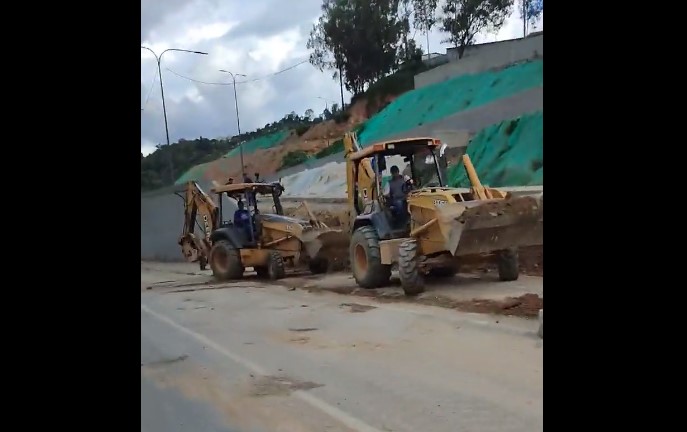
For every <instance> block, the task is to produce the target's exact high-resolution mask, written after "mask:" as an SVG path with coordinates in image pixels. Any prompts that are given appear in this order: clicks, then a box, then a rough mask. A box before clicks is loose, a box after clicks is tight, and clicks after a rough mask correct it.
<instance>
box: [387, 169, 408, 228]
mask: <svg viewBox="0 0 687 432" xmlns="http://www.w3.org/2000/svg"><path fill="white" fill-rule="evenodd" d="M390 171H391V179H389V183H388V184H387V186H386V188H385V191H384V195H385V196H386V199H387V202H388V203H390V206H391V210H392V215H393V216H394V218H396V219H397V220H398V221H399V222H402V221H404V220H405V217H406V215H407V213H408V212H407V207H408V201H407V199H406V198H407V195H408V191H409V189H410V187H409V185H408V182H409V179H406V178H405V177H404V176H402V175H401V174H400V172H399V169H398V167H397V166H396V165H394V166H392V167H391V169H390Z"/></svg>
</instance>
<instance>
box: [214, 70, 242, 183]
mask: <svg viewBox="0 0 687 432" xmlns="http://www.w3.org/2000/svg"><path fill="white" fill-rule="evenodd" d="M219 71H220V72H223V73H226V74H229V75H231V80H232V82H233V86H234V105H235V106H236V130H237V131H238V137H239V153H240V154H241V181H243V179H244V178H246V171H245V165H244V164H243V141H241V120H240V119H239V99H238V97H236V77H237V76H240V77H245V76H246V75H244V74H233V73H231V72H229V71H228V70H224V69H220V70H219Z"/></svg>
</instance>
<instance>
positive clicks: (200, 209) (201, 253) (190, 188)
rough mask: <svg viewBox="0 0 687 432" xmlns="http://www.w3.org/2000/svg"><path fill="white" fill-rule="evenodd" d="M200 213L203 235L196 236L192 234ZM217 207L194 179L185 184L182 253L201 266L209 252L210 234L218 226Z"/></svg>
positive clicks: (180, 239)
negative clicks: (201, 236) (200, 236)
mask: <svg viewBox="0 0 687 432" xmlns="http://www.w3.org/2000/svg"><path fill="white" fill-rule="evenodd" d="M198 214H200V216H201V218H202V221H203V229H204V230H205V236H204V237H203V238H197V237H196V236H195V234H194V231H195V225H196V218H197V216H198ZM218 225H219V209H218V208H217V205H215V203H214V201H212V198H210V196H208V195H207V194H206V193H205V192H204V191H203V190H202V189H201V188H200V186H199V185H198V183H196V182H194V181H190V182H188V183H187V184H186V191H185V194H184V229H183V232H182V234H181V237H180V238H179V245H181V249H182V253H183V254H184V257H186V259H187V260H188V261H191V262H195V261H200V263H201V268H202V267H204V266H205V264H204V263H205V262H207V257H208V255H209V253H210V248H211V246H212V245H211V243H210V234H211V233H212V231H214V230H215V229H217V228H218Z"/></svg>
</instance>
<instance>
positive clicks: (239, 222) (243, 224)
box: [234, 201, 252, 238]
mask: <svg viewBox="0 0 687 432" xmlns="http://www.w3.org/2000/svg"><path fill="white" fill-rule="evenodd" d="M237 205H238V207H239V208H238V210H236V211H235V212H234V226H235V227H237V228H239V229H240V230H242V231H244V232H245V233H246V235H247V236H248V238H251V230H252V228H251V223H250V212H249V211H248V210H246V208H245V206H244V204H243V201H239V202H238V204H237Z"/></svg>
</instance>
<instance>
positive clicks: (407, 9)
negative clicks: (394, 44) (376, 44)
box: [397, 0, 416, 63]
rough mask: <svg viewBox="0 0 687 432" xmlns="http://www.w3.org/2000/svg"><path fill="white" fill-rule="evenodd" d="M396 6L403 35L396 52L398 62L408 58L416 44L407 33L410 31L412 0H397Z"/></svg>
mask: <svg viewBox="0 0 687 432" xmlns="http://www.w3.org/2000/svg"><path fill="white" fill-rule="evenodd" d="M397 8H398V21H399V25H400V32H401V36H402V37H403V44H402V45H401V49H400V50H399V52H398V62H399V63H403V62H405V61H408V60H410V58H411V57H412V56H413V54H414V52H415V46H416V44H415V41H414V40H412V39H410V40H408V34H409V33H410V15H411V14H412V13H413V9H412V0H398V6H397ZM411 43H412V46H411Z"/></svg>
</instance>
